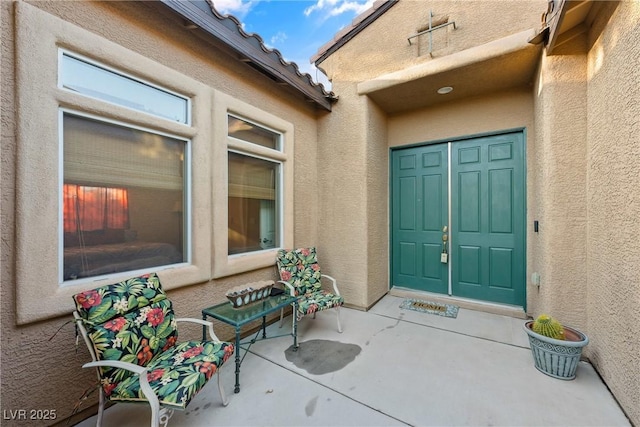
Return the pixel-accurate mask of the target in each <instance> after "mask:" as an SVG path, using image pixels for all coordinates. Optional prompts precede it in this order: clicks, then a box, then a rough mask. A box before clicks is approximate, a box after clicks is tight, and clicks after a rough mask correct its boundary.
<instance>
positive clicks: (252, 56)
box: [160, 0, 337, 111]
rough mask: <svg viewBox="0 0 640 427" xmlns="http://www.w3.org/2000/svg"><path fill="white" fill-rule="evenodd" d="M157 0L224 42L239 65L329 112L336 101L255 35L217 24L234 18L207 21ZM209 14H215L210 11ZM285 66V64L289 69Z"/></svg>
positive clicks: (186, 7)
mask: <svg viewBox="0 0 640 427" xmlns="http://www.w3.org/2000/svg"><path fill="white" fill-rule="evenodd" d="M160 1H161V2H162V3H163V4H164V5H165V6H167V7H168V8H169V9H171V10H172V11H174V12H175V13H177V14H178V15H180V16H181V17H183V18H184V19H186V20H188V21H190V22H192V23H193V24H195V25H196V26H197V27H199V28H200V29H201V30H202V31H204V32H205V33H206V34H208V35H209V36H211V37H213V38H215V39H217V40H219V41H220V42H222V43H224V44H225V45H226V46H227V47H228V48H230V49H231V50H232V51H234V52H236V53H237V54H238V56H239V58H240V60H241V61H242V62H251V63H252V65H253V68H255V69H257V70H258V71H260V72H262V73H263V74H265V75H267V76H268V77H270V78H272V79H274V80H276V81H278V82H280V83H283V84H286V85H288V86H290V87H291V88H293V89H294V90H295V91H297V92H299V93H301V94H302V95H303V96H304V97H305V98H306V99H307V100H309V101H310V102H313V103H315V104H316V105H318V106H319V107H321V108H323V109H325V110H327V111H331V106H332V104H333V103H334V102H335V101H336V100H337V97H336V96H335V95H334V94H333V92H326V91H325V90H324V88H323V87H322V85H320V84H318V83H314V82H313V81H312V79H311V76H310V75H309V74H306V73H305V74H303V73H301V72H299V71H298V66H297V65H296V64H295V63H287V62H286V61H285V60H284V59H283V58H282V55H281V54H280V53H279V52H278V51H276V50H270V49H268V48H266V47H265V46H264V44H263V43H262V40H261V39H259V37H258V36H256V35H246V34H243V33H241V31H242V29H241V28H240V27H239V25H238V28H237V32H236V31H232V30H230V29H229V28H227V27H225V26H224V25H223V24H222V22H221V21H220V19H233V20H234V22H236V23H237V20H235V19H234V18H232V17H229V16H224V17H222V16H221V17H219V18H218V19H211V17H210V16H209V15H207V14H206V13H205V12H204V11H203V10H201V9H200V8H198V7H197V6H195V5H194V4H192V2H190V1H181V0H160ZM212 12H213V13H215V11H214V10H212ZM253 38H255V40H254V41H257V42H258V43H257V44H258V46H256V44H252V43H251V39H253ZM285 64H287V65H289V67H287V66H286V65H285ZM291 67H293V68H295V70H290V68H291Z"/></svg>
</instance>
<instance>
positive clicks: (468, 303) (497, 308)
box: [389, 286, 528, 319]
mask: <svg viewBox="0 0 640 427" xmlns="http://www.w3.org/2000/svg"><path fill="white" fill-rule="evenodd" d="M389 295H392V296H394V297H401V298H416V299H427V300H429V301H433V302H439V303H442V304H455V305H457V306H458V307H461V308H466V309H468V310H475V311H483V312H485V313H491V314H499V315H501V316H508V317H515V318H516V319H528V316H527V313H526V312H525V311H524V309H523V308H522V307H518V306H514V305H508V304H498V303H494V302H487V301H478V300H472V299H468V298H460V297H454V296H449V295H442V294H435V293H433V292H426V291H417V290H415V289H409V288H401V287H397V286H394V287H392V288H391V289H390V290H389Z"/></svg>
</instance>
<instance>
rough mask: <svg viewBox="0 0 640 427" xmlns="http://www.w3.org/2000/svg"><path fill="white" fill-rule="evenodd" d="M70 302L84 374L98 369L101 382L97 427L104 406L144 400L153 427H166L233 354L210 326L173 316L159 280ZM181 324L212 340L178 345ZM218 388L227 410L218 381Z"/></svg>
mask: <svg viewBox="0 0 640 427" xmlns="http://www.w3.org/2000/svg"><path fill="white" fill-rule="evenodd" d="M73 300H74V302H75V305H76V311H74V312H73V316H74V319H75V322H76V325H77V326H78V328H79V330H80V332H81V333H82V337H83V338H84V341H85V343H86V344H87V347H88V348H89V353H91V357H92V359H93V362H90V363H86V364H84V365H83V368H91V367H95V368H96V370H97V372H98V379H99V381H100V384H101V387H99V390H100V396H99V408H98V420H97V423H96V424H97V426H100V425H101V424H102V416H103V412H104V406H105V400H109V401H112V402H147V403H149V405H151V426H152V427H157V426H159V425H160V423H162V425H163V426H166V425H167V423H168V421H169V418H171V416H172V415H173V411H174V410H175V409H179V410H184V409H185V407H186V406H187V405H188V404H189V402H190V401H191V399H193V397H194V396H195V395H196V393H198V391H200V390H201V389H202V387H204V385H205V384H206V383H207V381H209V379H211V377H212V376H213V375H214V374H215V373H216V372H217V371H218V370H219V369H220V367H221V366H222V364H223V363H224V362H226V360H227V359H228V358H229V357H230V356H231V355H232V354H233V351H234V347H233V344H230V343H227V342H222V341H220V340H219V339H218V338H217V337H216V335H215V333H214V332H213V325H212V323H211V322H207V321H204V320H200V319H189V318H181V319H179V318H176V317H175V315H174V312H173V308H172V304H171V301H170V300H169V299H168V298H167V295H166V294H165V292H164V291H163V290H162V288H161V286H160V280H159V278H158V276H157V275H156V274H149V275H144V276H140V277H134V278H131V279H128V280H124V281H122V282H120V283H116V284H113V285H108V286H103V287H101V288H97V289H93V290H89V291H85V292H81V293H79V294H76V295H74V296H73ZM180 321H188V322H194V323H198V324H201V325H204V326H206V327H208V329H209V334H210V336H211V340H210V341H201V340H199V341H185V342H181V343H177V342H176V341H177V338H178V330H177V322H180ZM218 389H219V390H220V395H221V397H222V403H223V405H224V406H226V405H227V403H228V400H227V398H226V396H225V394H224V390H223V388H222V385H221V384H220V375H218Z"/></svg>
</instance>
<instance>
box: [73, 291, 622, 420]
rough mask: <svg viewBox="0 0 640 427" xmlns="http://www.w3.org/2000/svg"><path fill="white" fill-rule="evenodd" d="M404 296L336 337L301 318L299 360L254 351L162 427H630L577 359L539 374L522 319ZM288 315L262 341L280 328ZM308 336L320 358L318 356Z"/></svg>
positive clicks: (346, 320) (131, 409) (330, 317)
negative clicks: (556, 372)
mask: <svg viewBox="0 0 640 427" xmlns="http://www.w3.org/2000/svg"><path fill="white" fill-rule="evenodd" d="M403 300H404V298H401V297H396V296H391V295H387V296H385V297H384V298H383V299H382V300H380V302H378V303H377V304H376V305H375V306H374V307H373V308H372V309H371V310H370V311H368V312H362V311H357V310H352V309H347V308H343V309H341V313H342V326H343V330H344V332H343V333H342V334H339V333H338V332H337V328H336V318H335V314H334V313H333V312H322V313H319V314H318V316H317V318H316V319H312V318H305V319H303V320H302V321H301V322H300V323H299V335H298V337H299V342H300V350H299V352H298V354H295V353H292V352H291V351H290V347H291V345H292V338H291V337H290V336H289V337H279V338H274V339H268V340H265V341H259V342H257V343H255V344H254V345H253V346H252V347H251V349H250V352H249V353H248V354H247V356H246V358H245V359H244V362H243V364H242V369H241V376H240V386H241V391H240V393H237V394H234V393H233V385H234V382H235V378H234V362H233V360H232V359H230V360H229V361H228V362H227V363H226V364H225V365H224V367H223V368H222V370H221V375H222V377H221V378H222V381H223V384H224V387H225V391H226V393H227V396H228V397H229V405H228V406H227V407H223V406H222V403H221V398H220V394H219V393H218V388H217V384H216V382H215V381H210V382H209V383H208V384H207V385H206V386H205V388H204V389H203V390H202V391H201V392H200V393H199V394H198V395H197V396H196V397H195V398H194V400H192V402H191V403H190V404H189V406H188V408H187V410H186V411H183V412H182V411H176V412H175V414H174V415H173V417H172V418H171V420H170V421H169V426H183V427H191V426H193V427H195V426H396V425H436V426H462V425H472V426H498V425H501V426H628V425H630V423H629V420H628V419H627V418H626V416H625V415H624V413H623V412H622V410H621V409H620V407H619V405H618V404H617V402H616V401H615V399H614V398H613V396H612V395H611V393H610V392H609V390H608V389H607V387H606V385H605V384H604V383H603V382H602V380H601V379H600V377H599V376H598V374H597V373H596V372H595V370H594V369H593V367H592V366H591V365H590V364H589V363H587V362H580V364H579V366H578V371H577V377H576V379H575V380H573V381H562V380H558V379H554V378H551V377H549V376H546V375H544V374H542V373H540V372H538V371H537V370H536V369H535V367H534V365H533V359H532V356H531V352H530V349H529V346H528V342H527V338H526V334H525V332H524V331H523V329H522V325H523V323H524V321H523V320H522V319H516V318H512V317H507V316H501V315H495V314H489V313H485V312H480V311H474V310H468V309H464V308H461V309H460V311H459V313H458V317H457V318H455V319H454V318H446V317H441V316H437V315H433V314H426V313H420V312H416V311H411V310H405V309H401V308H399V306H400V304H401V303H402V301H403ZM289 319H290V317H289V318H286V319H285V325H284V326H283V328H282V329H278V323H276V324H273V325H271V326H269V327H268V329H267V334H268V335H271V336H273V335H278V334H280V333H282V332H283V331H287V330H290V327H291V326H290V322H288V321H287V320H289ZM215 325H216V324H215V323H214V326H215ZM316 340H326V341H329V342H328V343H324V344H325V348H329V349H330V350H329V351H328V352H324V351H319V350H318V344H320V341H316ZM341 343H342V344H341ZM321 348H322V347H321ZM287 350H289V351H287ZM310 372H311V373H310ZM149 421H150V411H149V407H148V406H147V405H140V404H123V403H120V404H117V405H114V406H113V407H111V408H109V409H108V410H107V411H106V412H105V415H104V425H105V426H117V427H121V426H136V427H137V426H144V425H149ZM95 422H96V417H95V416H94V417H91V418H89V419H87V420H85V421H83V422H82V423H80V424H78V425H79V426H82V427H88V426H94V425H95Z"/></svg>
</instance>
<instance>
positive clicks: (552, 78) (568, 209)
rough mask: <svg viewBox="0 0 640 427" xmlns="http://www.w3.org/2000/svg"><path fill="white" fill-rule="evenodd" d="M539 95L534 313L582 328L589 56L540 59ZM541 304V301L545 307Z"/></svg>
mask: <svg viewBox="0 0 640 427" xmlns="http://www.w3.org/2000/svg"><path fill="white" fill-rule="evenodd" d="M541 70H542V72H541V74H540V75H539V79H538V82H537V85H536V88H535V111H536V125H535V142H534V144H535V153H536V156H535V160H534V163H533V165H532V168H531V170H530V171H529V174H530V175H531V176H532V179H533V181H534V185H533V190H532V193H533V198H532V199H531V200H529V209H530V211H531V215H532V216H533V217H534V219H535V220H537V221H539V232H538V233H534V234H533V235H532V237H531V239H532V241H531V251H530V252H529V253H528V257H529V259H530V260H531V264H532V265H531V268H532V271H531V272H532V273H533V272H536V273H538V274H539V275H540V286H539V287H537V286H535V285H529V286H528V288H527V294H528V297H529V301H530V305H529V312H530V313H531V314H534V315H537V314H540V311H543V312H548V314H550V315H552V316H555V317H557V318H558V319H559V320H560V321H561V322H564V323H565V324H570V325H573V326H574V327H576V328H579V329H580V328H584V326H585V325H586V324H585V322H586V318H587V313H586V310H584V309H583V308H581V307H584V305H585V303H586V295H587V281H586V279H587V275H586V270H585V268H584V266H585V263H586V248H585V244H586V240H585V237H586V231H587V224H586V138H587V133H586V125H587V122H586V120H587V117H586V89H587V83H586V79H585V78H586V57H585V56H584V55H581V54H577V55H566V56H546V55H543V56H542V58H541ZM542 301H543V303H542V304H540V302H542Z"/></svg>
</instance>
